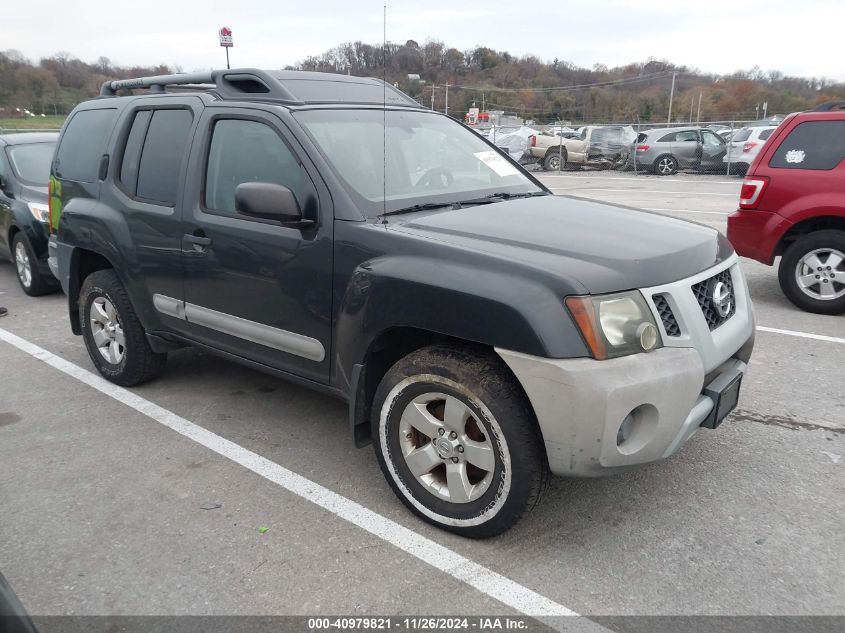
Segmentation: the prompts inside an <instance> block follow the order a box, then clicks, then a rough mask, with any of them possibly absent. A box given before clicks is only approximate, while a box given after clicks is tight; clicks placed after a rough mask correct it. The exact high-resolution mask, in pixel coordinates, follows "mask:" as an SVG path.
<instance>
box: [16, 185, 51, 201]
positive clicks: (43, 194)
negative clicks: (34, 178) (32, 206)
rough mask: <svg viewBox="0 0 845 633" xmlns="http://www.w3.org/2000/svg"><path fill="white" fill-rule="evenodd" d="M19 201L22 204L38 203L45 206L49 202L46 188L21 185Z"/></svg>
mask: <svg viewBox="0 0 845 633" xmlns="http://www.w3.org/2000/svg"><path fill="white" fill-rule="evenodd" d="M21 199H22V200H23V201H24V202H40V203H42V204H47V202H48V201H49V196H48V195H47V187H37V186H34V185H21Z"/></svg>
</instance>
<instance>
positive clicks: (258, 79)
mask: <svg viewBox="0 0 845 633" xmlns="http://www.w3.org/2000/svg"><path fill="white" fill-rule="evenodd" d="M168 86H170V87H173V88H176V87H177V86H178V89H179V90H213V91H214V93H215V94H216V95H218V96H219V97H221V98H223V99H226V98H229V99H261V100H267V99H271V100H273V101H280V102H283V103H286V104H290V105H305V104H314V103H339V102H341V103H362V104H371V105H381V104H382V103H384V104H385V105H391V106H395V105H399V106H405V107H414V108H422V106H421V105H420V104H419V103H417V102H416V101H414V100H413V99H411V97H409V96H408V95H406V94H405V93H404V92H402V91H400V90H399V89H398V88H396V87H394V86H393V85H391V84H389V83H388V84H386V85H385V82H384V81H383V80H382V79H376V78H373V77H353V76H349V75H338V74H332V73H318V72H307V71H267V70H259V69H256V68H233V69H231V70H210V71H207V72H201V73H179V74H173V75H156V76H153V77H137V78H135V79H114V80H109V81H106V82H105V83H104V84H103V85H102V87H101V88H100V96H102V97H113V96H115V95H116V94H117V92H118V91H119V90H132V89H134V88H146V89H148V90H149V91H150V92H165V91H166V88H167V87H168Z"/></svg>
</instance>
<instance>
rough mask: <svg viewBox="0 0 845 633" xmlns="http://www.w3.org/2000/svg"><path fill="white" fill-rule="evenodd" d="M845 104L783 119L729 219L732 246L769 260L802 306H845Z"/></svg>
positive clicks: (832, 310)
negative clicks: (777, 259)
mask: <svg viewBox="0 0 845 633" xmlns="http://www.w3.org/2000/svg"><path fill="white" fill-rule="evenodd" d="M843 159H845V103H830V104H824V105H822V106H819V107H818V108H816V109H815V110H813V111H811V112H800V113H797V114H792V115H790V116H789V117H787V118H786V119H785V120H784V121H783V123H781V125H780V126H779V127H778V129H777V130H775V132H774V134H772V136H771V137H770V138H769V141H768V142H767V143H766V145H765V146H764V147H763V149H762V150H761V151H760V153H759V154H758V155H757V158H756V159H754V162H753V163H751V167H749V169H748V172H747V174H746V177H745V181H744V182H743V184H742V190H741V191H740V194H739V210H737V211H736V212H734V213H733V214H731V215H730V216H729V217H728V239H729V240H730V241H731V243H732V244H733V245H734V248H735V249H736V250H737V252H738V253H739V254H740V255H742V256H744V257H750V258H752V259H756V260H757V261H759V262H763V263H764V264H767V265H769V266H771V265H772V264H773V263H774V260H775V257H777V256H778V255H782V257H781V260H780V268H779V269H778V279H779V281H780V287H781V288H782V289H783V292H784V294H785V295H786V296H787V297H788V298H789V300H790V301H792V303H794V304H795V305H796V306H798V307H799V308H801V309H803V310H807V311H809V312H818V313H821V314H840V313H842V312H845V160H843Z"/></svg>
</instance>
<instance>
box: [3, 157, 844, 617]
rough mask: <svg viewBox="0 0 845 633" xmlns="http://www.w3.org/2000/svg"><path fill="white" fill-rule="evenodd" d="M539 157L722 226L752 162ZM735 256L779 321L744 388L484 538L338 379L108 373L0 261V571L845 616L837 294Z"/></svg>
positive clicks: (285, 589)
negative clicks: (373, 433) (809, 297)
mask: <svg viewBox="0 0 845 633" xmlns="http://www.w3.org/2000/svg"><path fill="white" fill-rule="evenodd" d="M540 177H541V179H542V180H543V181H544V182H546V183H547V184H548V186H550V187H552V188H553V190H554V192H555V193H558V194H567V195H576V196H582V197H589V198H594V199H599V200H606V201H610V202H616V203H620V204H626V205H629V206H636V207H640V208H647V209H650V210H654V211H655V212H657V213H665V214H668V215H673V216H675V217H680V218H683V219H687V220H692V221H696V222H702V223H704V224H707V225H709V226H712V227H714V228H717V229H720V230H724V226H725V216H726V214H727V213H729V212H731V211H732V210H733V208H734V206H735V203H736V198H737V193H738V190H739V182H740V181H739V180H738V179H735V178H726V177H724V176H721V177H719V176H689V175H682V174H680V175H678V176H675V177H670V178H657V177H653V176H633V175H629V174H616V173H590V172H583V173H563V174H561V175H560V176H558V175H541V176H540ZM743 267H744V270H745V272H746V275H747V277H748V281H749V286H750V288H751V292H752V297H753V299H754V302H755V306H756V309H757V320H758V326H760V327H761V330H760V331H758V335H757V344H756V349H755V352H754V356H753V357H752V361H751V365H750V370H749V373H748V375H747V377H746V378H745V379H744V381H743V387H742V394H741V399H740V405H739V409H738V410H737V411H736V412H735V413H734V414H733V415H732V416H731V417H730V418H728V420H727V421H726V422H725V423H724V424H723V425H722V426H721V427H719V428H718V429H717V430H715V431H708V430H703V431H701V432H699V433H698V434H697V435H696V436H695V437H693V439H692V440H691V441H690V442H689V443H688V444H687V445H686V446H685V447H683V449H682V450H681V451H680V452H679V453H678V454H677V455H675V456H674V457H672V458H671V459H669V460H667V461H665V462H662V463H659V464H654V465H651V466H648V467H646V468H643V469H641V470H638V471H635V472H632V473H629V474H625V475H620V476H615V477H610V478H605V479H597V480H566V479H554V480H553V482H552V485H551V488H550V490H549V493H548V495H547V496H546V498H545V499H544V502H543V504H541V506H540V507H539V508H537V510H535V512H534V513H532V515H531V516H529V517H528V518H527V519H526V520H525V521H523V522H522V523H521V524H519V525H518V526H517V527H516V528H515V529H513V530H511V531H510V532H508V533H507V534H505V535H503V536H501V537H498V538H495V539H492V540H488V541H471V540H467V539H462V538H460V537H457V536H454V535H450V534H447V533H444V532H441V531H439V530H437V529H436V528H433V527H431V526H428V525H426V524H424V523H421V522H420V521H419V520H417V519H416V518H414V517H413V516H412V515H410V514H409V513H408V512H407V511H406V510H405V508H404V506H402V504H401V503H400V502H399V501H398V500H397V499H396V498H395V497H394V496H393V494H392V492H391V491H390V489H389V487H388V485H387V483H386V482H385V481H384V479H383V478H382V475H381V473H380V471H379V469H378V466H377V464H376V461H375V458H374V455H373V452H372V449H371V448H365V449H361V450H356V449H355V448H353V447H352V446H351V443H350V440H349V433H348V426H347V418H346V415H347V411H346V406H345V404H344V403H342V402H340V401H337V400H334V399H332V398H329V397H327V396H324V395H320V394H316V393H313V392H310V391H308V390H306V389H304V388H301V387H298V386H295V385H291V384H289V383H286V382H284V381H281V380H278V379H276V378H273V377H270V376H267V375H264V374H261V373H258V372H255V371H252V370H249V369H245V368H243V367H241V366H238V365H235V364H232V363H229V362H227V361H224V360H220V359H218V358H216V357H214V356H211V355H208V354H207V353H204V352H201V351H196V350H180V351H177V352H174V353H172V354H171V355H170V359H169V361H168V365H167V368H166V369H165V371H164V373H163V374H162V375H161V376H160V377H159V378H158V379H157V380H155V381H153V382H152V383H149V384H147V385H143V386H141V387H137V388H133V389H131V390H122V389H119V388H111V387H109V386H108V383H104V381H100V382H98V378H97V377H96V376H95V372H94V368H93V366H92V364H91V362H90V360H89V358H88V356H87V353H86V351H85V348H84V345H83V343H82V341H81V339H80V338H78V337H75V336H73V335H72V334H71V332H70V329H69V326H68V321H67V307H66V301H65V298H64V296H63V295H61V294H56V295H50V296H47V297H42V298H37V299H34V298H29V297H26V296H25V295H24V294H23V293H22V292H21V290H20V289H19V287H18V285H17V282H16V280H15V278H14V272H13V269H12V266H11V265H10V264H8V263H2V264H0V305H5V306H6V307H8V308H9V314H8V315H7V316H5V317H2V319H0V368H2V378H0V571H2V572H3V574H4V575H5V576H6V577H7V579H8V580H9V582H10V583H11V585H12V586H13V587H14V588H15V590H16V592H17V593H18V595H19V597H20V598H21V600H22V602H23V603H24V605H25V606H26V607H27V609H28V610H29V611H30V612H31V613H34V614H37V615H103V614H109V615H153V614H154V615H177V614H192V615H241V614H250V615H276V614H300V615H304V614H308V615H323V614H328V613H332V614H346V615H365V614H366V615H396V614H428V615H433V614H443V615H446V614H502V615H505V614H518V613H520V612H543V613H580V614H583V615H593V616H600V615H633V614H637V615H643V614H649V615H679V614H683V615H702V614H707V615H811V614H814V615H845V606H843V605H845V548H843V547H842V526H843V524H844V523H845V389H843V380H842V376H843V360H844V359H845V317H842V316H839V317H831V316H820V315H810V314H805V313H803V312H800V311H799V310H797V309H796V308H794V307H793V306H792V305H791V304H790V303H789V302H788V301H787V300H786V299H785V298H784V297H783V296H782V295H781V293H780V290H779V288H778V285H777V278H776V273H775V270H774V269H773V268H768V267H765V266H761V265H758V264H756V263H754V262H748V261H744V262H743ZM772 330H781V331H782V332H774V331H772ZM204 508H208V509H204Z"/></svg>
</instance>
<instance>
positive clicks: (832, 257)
mask: <svg viewBox="0 0 845 633" xmlns="http://www.w3.org/2000/svg"><path fill="white" fill-rule="evenodd" d="M795 281H796V282H797V283H798V287H799V288H800V289H801V291H802V292H803V293H804V294H805V295H807V296H808V297H812V298H813V299H818V300H821V301H832V300H834V299H839V298H840V297H842V296H845V253H842V252H841V251H839V250H837V249H835V248H817V249H815V250H812V251H810V252H809V253H806V254H805V255H804V256H803V257H802V258H801V259H800V260H798V264H797V265H796V266H795Z"/></svg>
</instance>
